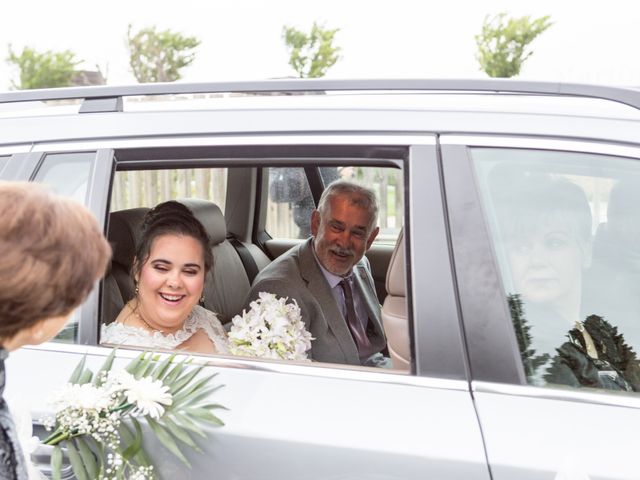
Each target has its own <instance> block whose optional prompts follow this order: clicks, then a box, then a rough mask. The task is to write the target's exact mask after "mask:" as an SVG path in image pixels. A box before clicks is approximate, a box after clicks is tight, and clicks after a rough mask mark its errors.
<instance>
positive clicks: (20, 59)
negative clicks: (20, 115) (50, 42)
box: [6, 45, 81, 90]
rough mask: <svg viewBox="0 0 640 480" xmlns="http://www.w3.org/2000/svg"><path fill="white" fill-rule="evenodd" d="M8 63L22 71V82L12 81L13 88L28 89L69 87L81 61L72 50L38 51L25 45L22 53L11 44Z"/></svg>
mask: <svg viewBox="0 0 640 480" xmlns="http://www.w3.org/2000/svg"><path fill="white" fill-rule="evenodd" d="M6 61H7V63H9V64H13V65H15V66H16V67H17V68H18V70H19V71H20V82H19V83H16V82H14V81H12V82H11V85H12V87H13V88H17V89H20V90H28V89H32V88H56V87H68V86H69V85H71V84H72V79H73V76H74V73H75V67H76V66H77V65H78V64H79V63H81V61H80V60H76V58H75V53H73V52H72V51H71V50H65V51H63V52H54V51H51V50H48V51H46V52H37V51H36V50H34V49H33V48H30V47H25V48H23V49H22V52H21V53H20V54H18V53H16V52H14V51H13V49H12V48H11V45H9V55H8V57H7V59H6Z"/></svg>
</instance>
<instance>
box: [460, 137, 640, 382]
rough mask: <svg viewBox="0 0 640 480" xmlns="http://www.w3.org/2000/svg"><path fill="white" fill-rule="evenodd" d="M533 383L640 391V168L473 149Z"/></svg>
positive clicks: (609, 160)
mask: <svg viewBox="0 0 640 480" xmlns="http://www.w3.org/2000/svg"><path fill="white" fill-rule="evenodd" d="M472 156H473V157H474V160H475V162H476V166H477V171H478V177H479V180H480V186H481V189H482V194H483V200H484V203H485V207H486V212H487V215H488V218H489V223H490V225H491V232H492V236H493V240H494V245H495V249H496V253H497V255H498V261H499V266H500V271H501V275H502V281H503V285H504V288H505V293H506V297H507V301H508V304H509V308H510V312H511V316H512V320H513V324H514V329H515V333H516V338H517V340H518V346H519V348H520V353H521V357H522V361H523V365H524V369H525V372H526V374H527V378H528V380H529V382H530V383H532V384H534V385H548V384H563V385H570V386H573V387H593V388H603V389H609V390H622V391H640V367H639V363H638V358H637V356H636V351H638V349H639V348H640V322H638V318H639V316H640V291H639V290H638V289H639V287H638V285H640V283H639V282H638V280H640V215H638V214H637V213H636V211H637V208H636V207H635V206H636V205H638V200H640V195H639V194H638V193H637V192H638V191H640V166H639V165H638V164H637V162H634V161H632V160H625V159H620V158H614V157H605V156H598V155H589V154H575V153H567V152H565V153H563V152H546V151H526V150H506V149H502V150H498V149H473V150H472Z"/></svg>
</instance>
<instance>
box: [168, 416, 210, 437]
mask: <svg viewBox="0 0 640 480" xmlns="http://www.w3.org/2000/svg"><path fill="white" fill-rule="evenodd" d="M173 418H174V420H175V421H176V423H177V424H178V425H180V426H181V427H182V428H186V429H187V430H189V431H190V432H193V433H195V434H196V435H200V436H201V437H202V438H207V434H206V433H205V432H204V430H202V429H201V428H200V427H199V426H198V425H197V424H196V423H195V422H194V421H193V420H191V419H190V418H189V417H187V416H186V415H183V414H182V413H179V412H173Z"/></svg>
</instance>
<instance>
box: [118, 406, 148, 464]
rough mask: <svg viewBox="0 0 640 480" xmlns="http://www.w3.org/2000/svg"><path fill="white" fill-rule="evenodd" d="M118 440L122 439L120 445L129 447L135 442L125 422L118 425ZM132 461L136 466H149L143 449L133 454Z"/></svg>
mask: <svg viewBox="0 0 640 480" xmlns="http://www.w3.org/2000/svg"><path fill="white" fill-rule="evenodd" d="M131 419H132V420H133V417H131ZM120 438H121V439H122V443H123V444H125V445H129V444H131V443H133V442H134V441H135V437H134V434H133V432H131V429H130V428H129V426H128V425H127V424H126V423H125V422H122V423H121V424H120ZM133 459H134V460H135V461H136V462H137V463H138V465H142V466H143V467H148V466H149V465H151V460H149V457H148V456H147V454H146V452H145V451H144V448H140V450H138V452H137V453H136V454H134V456H133Z"/></svg>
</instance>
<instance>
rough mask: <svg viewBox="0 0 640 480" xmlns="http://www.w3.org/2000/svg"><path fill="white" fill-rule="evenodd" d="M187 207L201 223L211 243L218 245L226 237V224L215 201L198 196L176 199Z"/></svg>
mask: <svg viewBox="0 0 640 480" xmlns="http://www.w3.org/2000/svg"><path fill="white" fill-rule="evenodd" d="M178 202H180V203H182V204H183V205H185V206H186V207H188V208H189V209H190V210H191V211H192V212H193V215H194V216H195V217H196V218H197V219H198V220H199V221H200V223H202V225H203V226H204V229H205V230H206V231H207V233H208V234H209V237H211V245H212V246H213V245H218V244H220V243H222V242H224V241H225V239H226V238H227V224H226V222H225V220H224V215H223V214H222V210H220V207H218V205H216V204H215V203H213V202H211V201H209V200H202V199H200V198H184V199H180V200H178Z"/></svg>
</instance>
